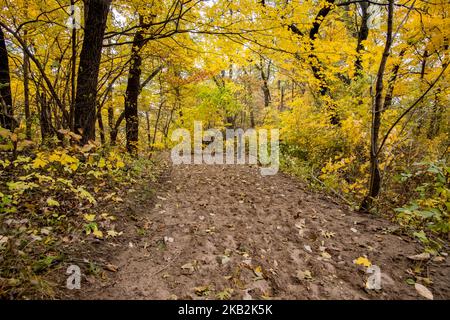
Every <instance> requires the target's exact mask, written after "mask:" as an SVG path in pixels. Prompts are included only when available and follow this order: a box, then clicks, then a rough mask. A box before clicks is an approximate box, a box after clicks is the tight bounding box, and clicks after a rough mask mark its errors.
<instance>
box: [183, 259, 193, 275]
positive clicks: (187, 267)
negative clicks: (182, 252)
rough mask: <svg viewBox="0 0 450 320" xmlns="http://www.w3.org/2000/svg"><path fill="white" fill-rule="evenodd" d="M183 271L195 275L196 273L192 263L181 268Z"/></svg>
mask: <svg viewBox="0 0 450 320" xmlns="http://www.w3.org/2000/svg"><path fill="white" fill-rule="evenodd" d="M181 269H183V270H185V271H188V272H190V273H193V272H194V271H195V268H194V265H193V264H192V263H190V262H189V263H186V264H184V265H182V266H181Z"/></svg>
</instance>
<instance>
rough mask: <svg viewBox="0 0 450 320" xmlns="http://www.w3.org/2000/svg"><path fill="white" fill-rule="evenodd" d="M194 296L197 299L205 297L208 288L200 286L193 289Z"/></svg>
mask: <svg viewBox="0 0 450 320" xmlns="http://www.w3.org/2000/svg"><path fill="white" fill-rule="evenodd" d="M194 291H195V294H196V295H198V296H199V297H202V296H207V295H208V294H209V291H210V289H209V286H201V287H195V288H194Z"/></svg>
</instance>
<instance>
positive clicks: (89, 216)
mask: <svg viewBox="0 0 450 320" xmlns="http://www.w3.org/2000/svg"><path fill="white" fill-rule="evenodd" d="M83 217H84V220H86V221H87V222H92V221H94V220H95V214H85V215H84V216H83Z"/></svg>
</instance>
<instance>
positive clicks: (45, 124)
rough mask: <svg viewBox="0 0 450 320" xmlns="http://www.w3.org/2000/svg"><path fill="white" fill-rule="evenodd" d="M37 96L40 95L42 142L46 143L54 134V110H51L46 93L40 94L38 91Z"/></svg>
mask: <svg viewBox="0 0 450 320" xmlns="http://www.w3.org/2000/svg"><path fill="white" fill-rule="evenodd" d="M37 96H38V97H39V99H38V100H39V106H40V113H39V122H40V127H41V137H42V142H43V143H45V142H46V141H48V139H50V138H51V137H53V136H54V134H55V131H54V130H53V125H52V112H51V110H50V106H49V104H48V102H47V98H46V96H45V94H44V93H42V94H40V93H39V92H38V93H37Z"/></svg>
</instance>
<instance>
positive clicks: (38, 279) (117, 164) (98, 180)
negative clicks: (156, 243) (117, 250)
mask: <svg viewBox="0 0 450 320" xmlns="http://www.w3.org/2000/svg"><path fill="white" fill-rule="evenodd" d="M2 133H3V138H2V141H0V142H1V143H3V145H7V144H8V143H9V144H11V145H13V147H14V144H15V142H14V140H16V141H18V140H20V139H18V138H17V137H14V136H11V135H7V134H6V133H5V131H3V132H2ZM63 134H64V135H65V139H66V143H64V144H59V145H56V144H53V146H52V147H51V148H50V147H40V148H36V147H32V146H31V147H30V145H27V146H26V147H25V148H23V149H22V150H20V148H14V152H2V153H0V253H1V255H0V298H2V299H16V298H21V299H28V298H52V297H54V296H55V290H54V287H55V286H54V284H53V283H51V282H49V281H48V275H49V274H50V273H51V272H52V271H54V270H57V269H58V268H61V267H62V264H63V262H65V261H72V260H73V259H75V258H77V257H76V254H75V257H74V256H71V252H77V251H78V252H80V251H81V252H82V251H83V248H87V247H88V246H89V245H90V244H92V243H101V242H108V241H112V240H114V239H115V238H119V237H121V236H122V231H121V230H119V226H120V224H119V223H118V218H119V217H118V216H117V214H116V213H110V212H106V211H104V208H105V207H106V206H107V205H111V204H115V205H119V204H121V203H122V202H124V198H125V197H126V196H127V191H129V190H130V189H132V186H133V185H134V184H135V183H136V181H137V180H140V179H147V180H149V181H155V180H156V174H155V172H154V171H153V168H154V166H155V163H154V161H152V160H149V159H148V157H140V158H139V159H134V158H131V157H129V156H127V155H126V153H125V152H124V150H121V149H120V148H108V147H107V148H100V147H99V146H97V145H95V144H93V143H90V144H88V145H85V146H82V147H81V146H79V145H78V144H77V143H76V142H77V140H78V138H79V137H78V136H76V135H74V134H73V133H69V132H63ZM11 138H12V139H11ZM16 145H18V143H17V144H16ZM124 215H126V212H124ZM86 250H88V249H86ZM82 262H83V263H85V264H86V265H87V269H88V271H89V270H90V271H91V272H93V273H95V271H96V267H95V264H93V262H92V261H91V260H89V259H85V261H82ZM59 272H60V273H61V274H65V270H61V271H59Z"/></svg>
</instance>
